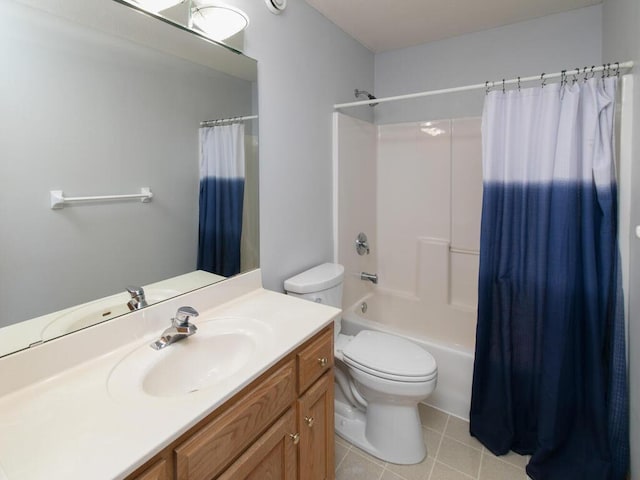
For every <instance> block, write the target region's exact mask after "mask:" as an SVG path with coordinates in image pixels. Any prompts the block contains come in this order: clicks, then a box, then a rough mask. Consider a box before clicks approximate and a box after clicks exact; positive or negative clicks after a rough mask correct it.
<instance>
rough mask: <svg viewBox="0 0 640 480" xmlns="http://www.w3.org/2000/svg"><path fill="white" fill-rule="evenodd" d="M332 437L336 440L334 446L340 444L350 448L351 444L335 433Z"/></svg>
mask: <svg viewBox="0 0 640 480" xmlns="http://www.w3.org/2000/svg"><path fill="white" fill-rule="evenodd" d="M334 437H335V439H336V444H338V443H340V444H342V445H344V446H345V447H347V448H348V447H350V446H351V444H350V443H349V442H347V441H346V440H345V439H344V438H342V437H341V436H340V435H338V434H337V433H336V434H335V435H334Z"/></svg>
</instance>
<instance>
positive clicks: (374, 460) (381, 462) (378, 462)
mask: <svg viewBox="0 0 640 480" xmlns="http://www.w3.org/2000/svg"><path fill="white" fill-rule="evenodd" d="M351 451H352V452H353V453H355V454H358V455H360V456H362V457H364V458H366V459H367V460H369V461H370V462H371V463H375V464H376V465H380V466H383V467H384V465H385V463H386V462H385V461H384V460H380V459H379V458H377V457H374V456H373V455H370V454H368V453H367V452H365V451H364V450H362V449H360V448H358V447H356V446H355V445H352V446H351Z"/></svg>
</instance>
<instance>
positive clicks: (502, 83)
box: [502, 78, 504, 94]
mask: <svg viewBox="0 0 640 480" xmlns="http://www.w3.org/2000/svg"><path fill="white" fill-rule="evenodd" d="M502 93H503V94H504V78H503V79H502Z"/></svg>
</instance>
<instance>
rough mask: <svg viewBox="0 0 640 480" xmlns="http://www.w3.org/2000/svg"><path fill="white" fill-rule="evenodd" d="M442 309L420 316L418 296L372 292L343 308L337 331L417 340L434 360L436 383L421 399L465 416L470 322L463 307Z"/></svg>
mask: <svg viewBox="0 0 640 480" xmlns="http://www.w3.org/2000/svg"><path fill="white" fill-rule="evenodd" d="M363 303H364V304H366V310H365V311H364V312H363V308H362V305H363ZM442 313H443V314H444V313H446V315H439V314H437V313H436V312H432V313H430V314H429V315H428V317H429V318H426V319H425V317H426V315H425V314H424V305H423V304H421V303H420V302H419V301H416V300H414V299H411V298H403V297H400V296H397V295H394V294H388V293H379V292H375V293H371V294H369V295H367V296H365V297H363V298H362V299H360V300H359V301H358V302H356V303H355V304H354V305H352V306H351V307H349V308H346V309H345V310H344V311H343V314H342V333H345V334H346V335H355V334H356V333H358V332H359V331H361V330H377V331H380V332H385V333H390V334H394V335H398V336H401V337H405V338H407V339H409V340H411V341H412V342H414V343H416V344H418V345H420V346H421V347H422V348H424V349H425V350H427V351H428V352H429V353H430V354H431V355H433V357H434V358H435V360H436V362H437V364H438V385H437V387H436V390H435V392H434V393H432V394H431V395H430V396H429V397H428V398H427V399H426V400H425V402H424V403H426V404H427V405H431V406H433V407H435V408H437V409H439V410H442V411H444V412H447V413H450V414H452V415H455V416H457V417H460V418H463V419H465V420H468V419H469V408H470V404H471V381H472V377H473V358H474V342H475V323H470V321H469V318H470V317H472V314H471V312H469V311H467V312H461V315H455V314H454V315H451V312H442ZM445 317H446V318H445Z"/></svg>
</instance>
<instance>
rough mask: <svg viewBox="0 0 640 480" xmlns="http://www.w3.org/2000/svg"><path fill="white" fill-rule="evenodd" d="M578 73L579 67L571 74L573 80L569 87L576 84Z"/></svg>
mask: <svg viewBox="0 0 640 480" xmlns="http://www.w3.org/2000/svg"><path fill="white" fill-rule="evenodd" d="M579 73H580V67H578V68H576V71H575V72H573V79H572V80H571V85H575V84H576V83H577V82H578V74H579Z"/></svg>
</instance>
